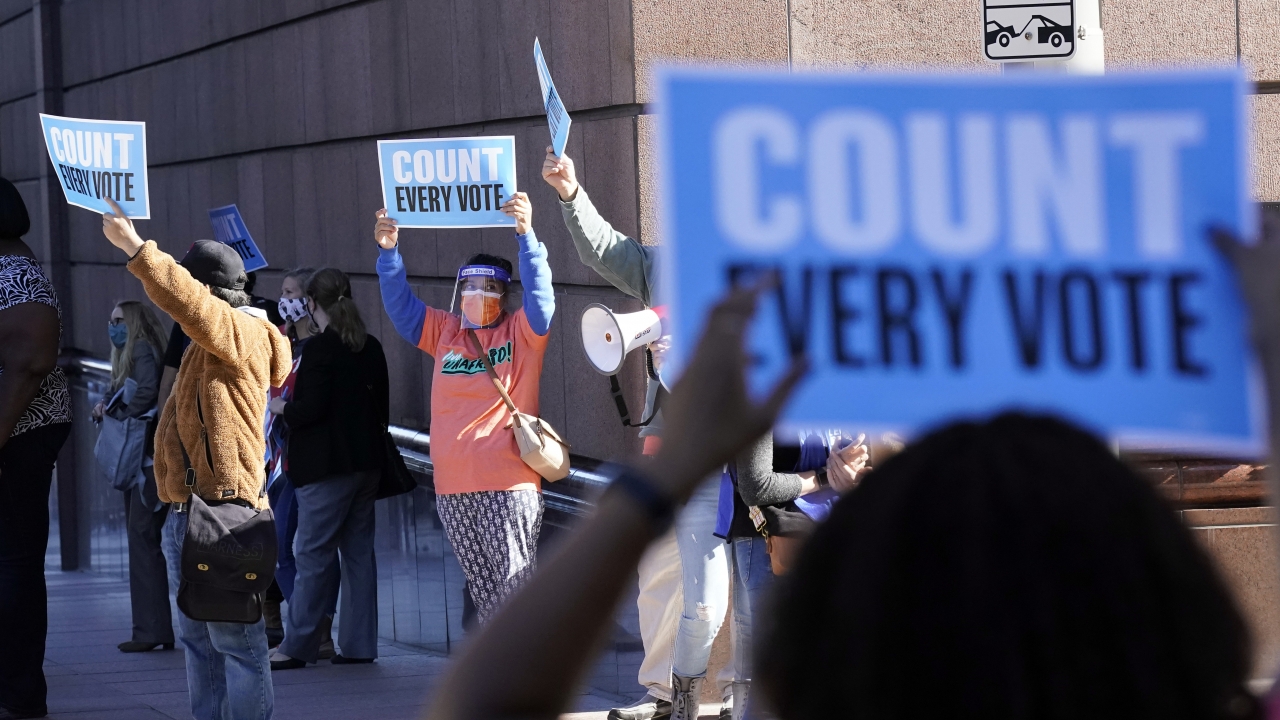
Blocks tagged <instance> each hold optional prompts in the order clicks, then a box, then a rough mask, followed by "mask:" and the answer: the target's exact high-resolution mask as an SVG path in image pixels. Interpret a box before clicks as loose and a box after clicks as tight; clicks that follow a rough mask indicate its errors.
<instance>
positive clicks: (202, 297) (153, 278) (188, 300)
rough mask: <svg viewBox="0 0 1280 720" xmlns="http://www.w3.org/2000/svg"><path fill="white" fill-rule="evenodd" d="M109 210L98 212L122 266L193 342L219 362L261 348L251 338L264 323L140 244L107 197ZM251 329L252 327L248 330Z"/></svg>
mask: <svg viewBox="0 0 1280 720" xmlns="http://www.w3.org/2000/svg"><path fill="white" fill-rule="evenodd" d="M106 200H107V203H108V204H109V205H111V209H112V210H113V212H109V213H104V214H103V215H102V233H103V234H104V235H106V236H107V239H108V240H110V241H111V244H112V245H115V246H116V247H117V248H119V249H120V250H121V251H123V252H124V253H125V254H126V255H128V256H129V263H128V264H127V265H126V266H125V267H127V268H128V269H129V272H131V273H133V275H134V277H136V278H138V279H139V280H141V281H142V287H143V289H144V290H146V292H147V297H149V298H151V302H154V303H155V304H156V305H157V306H158V307H159V308H160V309H161V310H163V311H165V312H166V313H168V314H169V317H171V318H173V319H174V320H175V321H176V322H177V323H178V324H179V325H181V326H182V330H183V332H185V333H186V334H187V336H188V337H190V338H191V341H192V342H194V343H196V344H197V345H199V346H200V347H202V348H204V349H205V350H208V351H209V352H211V353H213V354H214V355H215V356H217V357H218V358H219V359H221V360H222V361H223V362H226V363H230V364H238V363H240V362H242V361H243V360H244V359H245V358H247V357H248V355H249V353H251V352H254V351H255V350H256V349H258V348H259V347H260V345H259V343H258V342H257V341H258V340H259V339H260V338H261V336H257V337H255V334H256V329H257V328H259V327H261V326H262V324H261V323H260V322H259V321H258V320H255V319H253V318H251V317H250V316H248V315H246V314H244V313H242V312H240V311H239V310H236V309H235V308H233V307H231V306H230V305H228V304H227V303H225V302H223V301H221V300H219V299H218V298H215V297H214V296H213V295H212V294H210V292H209V289H208V288H206V287H205V286H204V285H203V284H202V283H200V282H199V281H198V280H196V279H195V278H193V277H191V273H189V272H187V270H186V268H184V267H182V266H181V265H179V264H178V263H177V262H176V261H175V260H174V259H173V258H172V257H170V256H169V255H168V254H167V253H164V252H162V251H161V250H160V248H159V247H157V246H156V244H155V242H154V241H147V242H145V243H144V242H143V241H142V238H140V237H138V233H137V231H135V230H134V229H133V221H132V220H130V219H129V218H127V217H125V215H124V212H123V211H122V210H121V209H120V206H119V205H117V204H116V202H115V201H114V200H112V199H111V198H107V199H106ZM250 327H253V328H254V330H249V328H250Z"/></svg>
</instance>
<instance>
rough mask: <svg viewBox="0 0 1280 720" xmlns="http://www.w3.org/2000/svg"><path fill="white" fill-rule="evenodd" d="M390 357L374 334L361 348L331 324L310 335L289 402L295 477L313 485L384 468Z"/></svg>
mask: <svg viewBox="0 0 1280 720" xmlns="http://www.w3.org/2000/svg"><path fill="white" fill-rule="evenodd" d="M387 393H388V382H387V358H386V356H385V355H383V353H382V344H381V343H379V342H378V339H377V338H375V337H374V336H372V335H370V336H369V337H368V339H367V340H366V341H365V344H364V348H362V349H361V350H360V352H358V353H354V352H351V350H350V349H349V348H348V347H347V346H346V345H345V344H343V342H342V338H340V337H338V334H337V333H336V332H334V330H333V328H327V329H326V330H325V332H323V333H321V334H319V335H317V336H315V337H313V338H311V339H310V340H309V341H307V350H306V352H304V353H302V361H301V362H300V363H299V365H298V377H297V379H296V380H295V381H294V386H293V397H292V398H290V399H289V401H288V402H287V403H286V404H285V408H284V419H285V422H286V423H288V426H289V450H288V454H289V480H291V481H292V482H293V484H294V485H298V486H301V485H307V484H309V483H313V482H315V481H317V480H322V479H324V478H326V477H330V476H333V475H346V474H349V473H354V472H360V471H367V470H379V469H381V468H382V464H383V460H384V458H383V456H384V454H385V452H386V448H385V442H384V433H385V432H386V430H385V428H386V425H387V422H388V413H389V408H388V397H387Z"/></svg>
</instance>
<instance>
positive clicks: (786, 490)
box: [716, 431, 870, 720]
mask: <svg viewBox="0 0 1280 720" xmlns="http://www.w3.org/2000/svg"><path fill="white" fill-rule="evenodd" d="M774 435H775V434H774V433H773V432H772V431H770V432H767V433H765V434H764V435H762V436H760V438H758V439H757V440H756V441H755V442H753V443H751V445H749V446H748V447H747V449H745V450H744V451H742V452H740V453H738V455H737V456H736V457H735V458H734V460H733V461H731V462H730V463H729V464H728V465H727V466H726V469H725V473H724V475H723V477H722V478H721V483H720V515H719V518H718V520H717V522H716V535H717V536H718V537H721V538H724V539H725V541H726V542H727V543H728V548H727V549H728V552H729V554H730V565H731V566H732V568H733V592H732V593H731V603H732V605H733V624H732V625H731V626H730V630H731V632H732V638H733V668H734V678H733V712H732V714H733V718H734V720H740V719H741V718H746V717H750V718H755V717H759V716H760V714H759V713H758V712H757V711H755V710H749V708H750V707H751V705H750V699H749V698H750V692H751V678H752V665H753V663H752V652H753V647H754V644H755V643H754V638H755V631H756V630H757V629H758V628H757V627H756V626H755V625H756V623H755V618H756V617H761V616H763V611H764V609H765V608H764V607H763V603H762V601H763V599H764V596H765V591H766V590H767V588H769V587H770V586H771V585H772V584H773V580H774V576H775V573H776V574H782V573H783V572H785V571H786V570H787V569H789V567H790V565H791V564H793V563H794V561H795V557H796V555H797V554H798V552H799V548H800V547H801V546H802V544H803V542H804V540H805V539H806V538H807V537H808V536H809V534H810V533H812V531H813V528H814V527H816V523H817V521H819V520H821V519H824V518H825V517H826V515H828V514H829V513H830V512H831V508H832V506H833V505H834V504H835V501H836V500H837V499H838V498H839V497H840V496H841V495H843V494H845V493H847V492H849V491H850V490H852V489H853V488H854V487H855V486H856V485H857V482H858V476H859V475H860V474H861V473H862V472H864V471H865V470H867V469H868V468H867V458H868V456H869V453H870V451H869V449H868V448H867V446H866V445H865V444H863V440H864V439H865V436H859V437H858V439H857V440H854V441H851V442H848V443H847V444H846V443H844V440H845V438H843V437H842V434H841V433H839V432H838V431H829V432H826V433H804V434H802V435H799V436H797V435H794V434H793V435H790V436H789V437H787V439H788V440H790V441H791V442H788V443H777V444H775V442H774ZM833 446H834V447H833Z"/></svg>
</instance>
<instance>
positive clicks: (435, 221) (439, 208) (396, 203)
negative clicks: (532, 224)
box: [378, 135, 516, 228]
mask: <svg viewBox="0 0 1280 720" xmlns="http://www.w3.org/2000/svg"><path fill="white" fill-rule="evenodd" d="M515 156H516V139H515V137H514V136H512V135H495V136H486V137H465V138H430V139H421V140H379V141H378V171H379V173H380V174H381V176H382V201H383V203H384V207H386V208H387V210H388V211H390V213H391V216H392V217H394V218H395V219H396V220H397V222H398V223H399V226H400V227H402V228H477V227H515V224H516V221H515V219H514V218H512V217H509V216H508V215H506V214H505V213H503V212H502V205H503V203H505V202H507V201H508V200H510V199H511V196H512V195H513V194H515V192H516V160H515Z"/></svg>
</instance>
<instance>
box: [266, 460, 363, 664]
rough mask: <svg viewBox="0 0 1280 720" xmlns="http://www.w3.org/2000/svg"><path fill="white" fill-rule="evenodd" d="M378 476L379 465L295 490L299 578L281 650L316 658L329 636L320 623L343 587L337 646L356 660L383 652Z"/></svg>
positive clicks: (309, 658)
mask: <svg viewBox="0 0 1280 720" xmlns="http://www.w3.org/2000/svg"><path fill="white" fill-rule="evenodd" d="M378 477H379V473H378V472H377V471H376V470H375V471H372V472H357V473H351V474H347V475H331V476H329V477H327V478H324V479H322V480H317V481H315V482H313V483H309V484H307V485H303V486H301V487H298V488H296V492H295V494H294V499H295V501H296V502H297V505H298V532H297V535H296V536H295V537H294V540H293V542H294V555H295V558H296V561H297V564H298V577H297V585H296V586H295V587H294V590H293V597H292V598H290V599H289V613H288V615H287V616H286V617H285V622H284V642H282V643H280V652H281V653H283V654H285V655H288V656H289V657H291V658H294V659H296V660H306V661H307V662H315V661H316V659H317V658H318V657H319V654H320V643H321V642H323V641H324V640H325V638H322V637H321V636H320V625H321V622H322V620H323V618H324V616H325V615H326V614H327V613H328V612H330V608H331V607H332V604H333V596H334V595H336V594H337V593H338V586H339V584H341V586H342V596H341V597H342V614H341V618H342V623H341V624H340V625H339V626H338V647H339V648H341V650H342V654H343V656H345V657H349V658H361V659H365V658H376V657H377V656H378V563H377V560H376V559H375V557H374V551H373V536H374V501H375V500H376V497H377V494H378ZM339 565H341V568H342V571H341V573H339V571H338V567H339Z"/></svg>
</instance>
